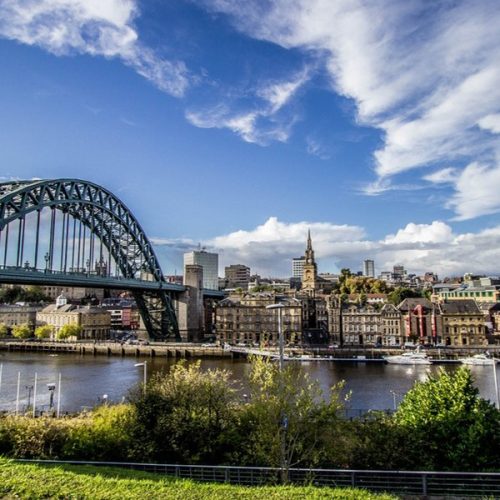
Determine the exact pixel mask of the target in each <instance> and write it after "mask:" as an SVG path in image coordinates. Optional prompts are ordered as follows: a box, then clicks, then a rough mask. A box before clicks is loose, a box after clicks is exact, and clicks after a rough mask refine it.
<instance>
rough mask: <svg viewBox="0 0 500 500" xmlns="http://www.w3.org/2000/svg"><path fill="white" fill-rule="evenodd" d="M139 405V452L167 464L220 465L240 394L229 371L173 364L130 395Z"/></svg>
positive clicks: (136, 410)
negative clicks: (232, 381)
mask: <svg viewBox="0 0 500 500" xmlns="http://www.w3.org/2000/svg"><path fill="white" fill-rule="evenodd" d="M130 399H131V402H132V404H133V406H134V407H135V414H136V421H137V427H136V430H135V437H136V440H135V443H136V446H137V449H136V450H135V453H136V455H137V456H138V457H141V459H144V458H145V457H147V458H148V459H149V460H160V461H163V462H167V463H221V462H223V461H224V458H225V457H226V456H227V453H229V452H230V451H231V438H230V436H231V435H232V429H233V428H234V421H235V415H236V413H235V404H236V392H235V390H234V389H233V388H232V387H231V383H230V375H229V372H228V371H226V370H219V369H216V370H207V371H202V370H201V363H200V362H199V361H198V362H196V363H192V364H189V365H188V364H187V363H185V362H182V361H181V362H179V363H177V364H175V365H174V366H173V367H172V368H171V369H170V372H169V373H168V374H163V373H161V374H155V375H154V376H153V378H152V379H151V381H150V382H149V383H148V384H147V390H146V393H145V394H144V391H143V390H142V388H140V389H138V390H136V391H134V392H133V393H132V395H131V397H130Z"/></svg>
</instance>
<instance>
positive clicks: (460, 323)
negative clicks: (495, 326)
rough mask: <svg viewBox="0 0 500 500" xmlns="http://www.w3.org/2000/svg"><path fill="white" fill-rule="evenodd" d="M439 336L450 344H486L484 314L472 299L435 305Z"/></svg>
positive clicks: (442, 340) (446, 343) (445, 342)
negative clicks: (437, 312)
mask: <svg viewBox="0 0 500 500" xmlns="http://www.w3.org/2000/svg"><path fill="white" fill-rule="evenodd" d="M437 307H438V309H439V319H440V321H439V328H438V330H439V332H438V333H439V337H441V342H443V343H444V344H445V345H450V346H467V345H486V344H487V340H486V328H485V324H484V315H483V313H482V312H481V310H480V309H479V307H478V306H477V304H476V302H475V301H474V300H470V299H469V300H466V299H462V300H451V301H447V302H441V303H439V304H438V305H437Z"/></svg>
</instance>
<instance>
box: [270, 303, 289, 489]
mask: <svg viewBox="0 0 500 500" xmlns="http://www.w3.org/2000/svg"><path fill="white" fill-rule="evenodd" d="M284 307H285V306H284V305H283V304H270V305H268V306H266V309H277V310H278V340H279V352H280V357H279V371H280V378H279V381H280V385H281V384H283V375H282V373H281V372H283V368H284V358H285V356H284V351H285V346H284V339H283V329H282V327H281V310H282V309H283V308H284ZM280 426H281V428H282V432H281V479H282V481H283V482H284V483H285V482H286V481H287V480H288V469H287V460H286V433H287V430H288V417H287V415H286V413H285V411H283V412H282V415H281V421H280Z"/></svg>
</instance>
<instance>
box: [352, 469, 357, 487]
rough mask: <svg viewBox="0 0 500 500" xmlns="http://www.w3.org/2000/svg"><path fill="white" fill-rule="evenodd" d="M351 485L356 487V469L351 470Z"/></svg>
mask: <svg viewBox="0 0 500 500" xmlns="http://www.w3.org/2000/svg"><path fill="white" fill-rule="evenodd" d="M351 486H352V487H353V488H355V487H356V473H355V472H354V471H352V472H351Z"/></svg>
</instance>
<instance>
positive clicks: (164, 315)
mask: <svg viewBox="0 0 500 500" xmlns="http://www.w3.org/2000/svg"><path fill="white" fill-rule="evenodd" d="M0 281H1V282H4V283H20V284H47V285H50V284H53V285H65V286H83V287H101V288H115V289H124V290H129V291H131V292H132V293H133V295H134V297H135V299H136V302H137V305H138V308H139V311H140V313H141V316H142V319H143V321H144V325H145V327H146V329H147V331H148V333H149V335H150V337H151V338H153V339H156V340H162V339H167V338H168V337H171V338H173V337H175V338H178V336H179V330H178V325H177V319H176V315H175V311H174V308H173V305H172V294H174V293H178V292H180V291H182V290H184V287H182V286H178V285H173V284H170V283H167V282H166V281H165V279H164V276H163V273H162V270H161V267H160V264H159V262H158V259H157V257H156V255H155V252H154V250H153V247H152V244H151V242H150V241H149V240H148V238H147V236H146V234H145V233H144V231H143V229H142V227H141V226H140V224H139V222H138V221H137V219H136V218H135V217H134V215H133V214H132V213H131V212H130V210H129V209H128V208H127V207H126V206H125V204H124V203H123V202H122V201H121V200H120V199H119V198H117V197H116V196H115V195H114V194H113V193H111V192H110V191H108V190H106V189H104V188H103V187H101V186H98V185H97V184H94V183H92V182H88V181H83V180H78V179H52V180H30V181H12V182H3V183H0Z"/></svg>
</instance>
